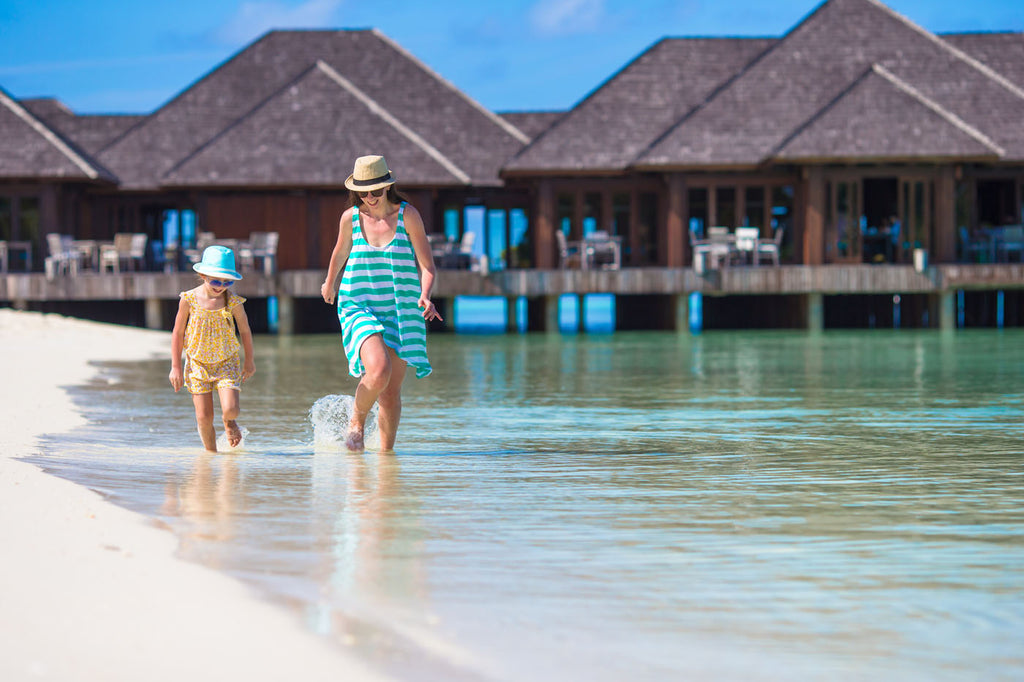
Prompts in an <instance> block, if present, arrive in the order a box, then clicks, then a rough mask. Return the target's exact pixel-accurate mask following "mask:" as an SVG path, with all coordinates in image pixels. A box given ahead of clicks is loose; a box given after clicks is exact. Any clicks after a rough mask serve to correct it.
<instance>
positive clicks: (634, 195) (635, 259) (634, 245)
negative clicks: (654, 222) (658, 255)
mask: <svg viewBox="0 0 1024 682" xmlns="http://www.w3.org/2000/svg"><path fill="white" fill-rule="evenodd" d="M642 247H643V244H642V242H641V241H640V192H639V191H637V190H636V189H635V188H634V189H632V190H630V192H629V264H630V265H633V266H637V265H640V251H641V249H642Z"/></svg>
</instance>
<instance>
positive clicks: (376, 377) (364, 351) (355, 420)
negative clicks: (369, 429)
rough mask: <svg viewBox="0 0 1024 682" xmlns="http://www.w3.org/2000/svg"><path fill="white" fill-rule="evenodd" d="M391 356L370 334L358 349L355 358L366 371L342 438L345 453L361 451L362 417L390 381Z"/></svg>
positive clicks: (382, 344)
mask: <svg viewBox="0 0 1024 682" xmlns="http://www.w3.org/2000/svg"><path fill="white" fill-rule="evenodd" d="M392 355H394V351H391V352H389V349H388V347H387V346H385V345H384V339H383V338H381V336H380V334H374V335H373V336H371V337H370V338H368V339H366V340H365V341H363V345H362V346H361V347H360V348H359V359H360V360H362V361H363V367H364V368H365V369H366V372H365V373H364V374H363V378H362V379H360V380H359V386H358V387H357V388H356V397H355V405H354V406H353V409H352V417H351V418H350V419H349V422H348V437H347V438H346V439H345V447H347V448H348V449H349V450H362V449H363V430H364V429H365V427H366V415H367V414H369V413H370V408H371V407H373V403H374V402H376V401H377V397H378V396H379V395H380V394H381V391H383V390H384V389H385V388H387V385H388V383H389V382H390V381H391V357H392Z"/></svg>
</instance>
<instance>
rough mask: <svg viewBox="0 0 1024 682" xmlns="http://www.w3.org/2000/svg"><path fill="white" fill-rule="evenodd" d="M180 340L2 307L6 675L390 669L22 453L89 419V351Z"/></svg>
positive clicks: (1, 662) (160, 351)
mask: <svg viewBox="0 0 1024 682" xmlns="http://www.w3.org/2000/svg"><path fill="white" fill-rule="evenodd" d="M169 349H170V335H169V334H168V333H167V332H157V331H148V330H143V329H136V328H130V327H119V326H116V325H106V324H99V323H93V322H86V321H81V320H74V319H70V318H64V317H60V316H57V315H43V314H39V313H25V312H17V311H13V310H8V309H0V351H2V354H3V358H4V368H5V371H4V390H3V391H2V393H0V547H2V548H3V550H2V551H3V560H2V561H0V614H3V619H2V624H0V679H3V680H7V681H10V682H16V681H20V680H39V679H43V680H47V679H48V680H72V679H74V680H83V681H90V680H104V681H109V680H131V681H132V682H136V681H137V680H150V681H160V680H167V681H171V680H173V681H175V682H179V681H180V680H182V679H191V680H214V679H216V680H250V681H259V680H304V681H306V680H328V679H329V680H338V679H345V680H377V679H382V678H381V676H379V675H377V674H374V673H372V672H370V671H369V670H368V669H367V668H366V667H365V666H364V665H362V664H361V663H360V662H358V661H356V660H355V659H354V657H351V656H347V655H346V652H344V651H343V650H342V649H340V648H337V647H335V646H334V645H332V644H331V643H329V642H327V641H325V640H322V639H319V638H317V637H316V636H314V635H312V634H310V633H308V632H307V631H305V630H303V629H302V627H301V625H300V623H299V622H298V618H297V616H293V615H292V614H290V613H289V612H288V611H287V610H286V609H283V608H281V607H278V606H275V605H272V604H269V603H267V602H264V601H261V599H260V598H259V597H258V596H257V595H256V594H255V593H254V592H253V591H252V590H251V589H250V588H248V587H246V586H244V585H242V584H241V583H239V582H237V581H235V580H233V579H231V578H229V577H227V576H225V575H222V574H220V573H217V572H214V571H211V570H209V569H206V568H203V567H201V566H198V565H195V564H190V563H187V562H185V561H182V560H180V559H178V558H176V557H175V550H176V547H177V542H178V541H177V539H176V538H175V536H174V535H172V534H171V533H170V532H168V531H165V530H162V529H160V528H157V527H155V526H154V525H152V523H150V522H149V521H147V519H145V518H144V517H142V516H140V515H138V514H135V513H132V512H129V511H127V510H125V509H122V508H120V507H116V506H114V505H113V504H110V503H108V502H106V501H105V500H104V499H103V498H102V497H101V496H100V495H98V494H97V493H95V492H93V491H91V490H88V489H86V488H83V487H81V486H78V485H75V484H73V483H70V482H68V481H65V480H63V479H60V478H57V477H55V476H51V475H48V474H46V473H44V472H42V471H41V470H40V469H39V468H38V467H36V466H34V465H31V464H28V463H26V462H22V461H18V460H17V458H18V457H21V456H26V455H31V454H34V453H36V452H38V447H39V446H38V441H37V439H38V437H39V436H41V435H43V434H55V433H60V432H62V431H66V430H69V429H71V428H74V427H75V426H78V425H80V424H82V423H83V417H82V416H81V415H80V414H79V413H78V411H77V410H76V409H75V407H74V405H73V404H72V402H71V400H70V398H69V397H68V395H67V393H66V392H65V391H64V390H63V389H62V388H61V387H62V386H69V385H74V384H80V383H83V382H87V381H89V380H90V378H91V377H92V376H94V375H95V373H96V370H95V367H94V366H91V365H90V362H95V361H104V360H142V359H146V358H153V357H167V354H168V352H169ZM257 363H258V358H257ZM257 370H258V364H257ZM168 390H171V389H170V385H169V384H168ZM182 438H189V439H195V438H197V436H196V434H195V426H194V424H192V423H183V424H182Z"/></svg>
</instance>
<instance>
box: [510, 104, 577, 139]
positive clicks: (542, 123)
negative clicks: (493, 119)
mask: <svg viewBox="0 0 1024 682" xmlns="http://www.w3.org/2000/svg"><path fill="white" fill-rule="evenodd" d="M564 115H565V111H562V110H559V111H499V112H498V116H500V117H501V118H502V120H505V121H508V122H509V123H511V124H512V125H514V126H515V127H516V128H518V129H519V130H521V131H522V132H523V133H524V134H526V136H527V137H529V138H530V139H531V140H532V139H534V138H536V137H537V136H538V135H540V134H541V133H543V132H544V131H545V130H547V129H548V128H550V127H551V125H552V124H553V123H554V122H555V121H557V120H558V119H560V118H562V116H564Z"/></svg>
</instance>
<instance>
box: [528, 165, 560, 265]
mask: <svg viewBox="0 0 1024 682" xmlns="http://www.w3.org/2000/svg"><path fill="white" fill-rule="evenodd" d="M555 229H557V228H556V226H555V190H554V187H553V186H552V184H551V181H550V180H541V181H540V182H539V183H538V185H537V219H536V220H535V221H534V229H533V262H534V263H536V267H537V269H538V270H553V269H554V267H555V259H556V258H557V257H558V254H556V253H555Z"/></svg>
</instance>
